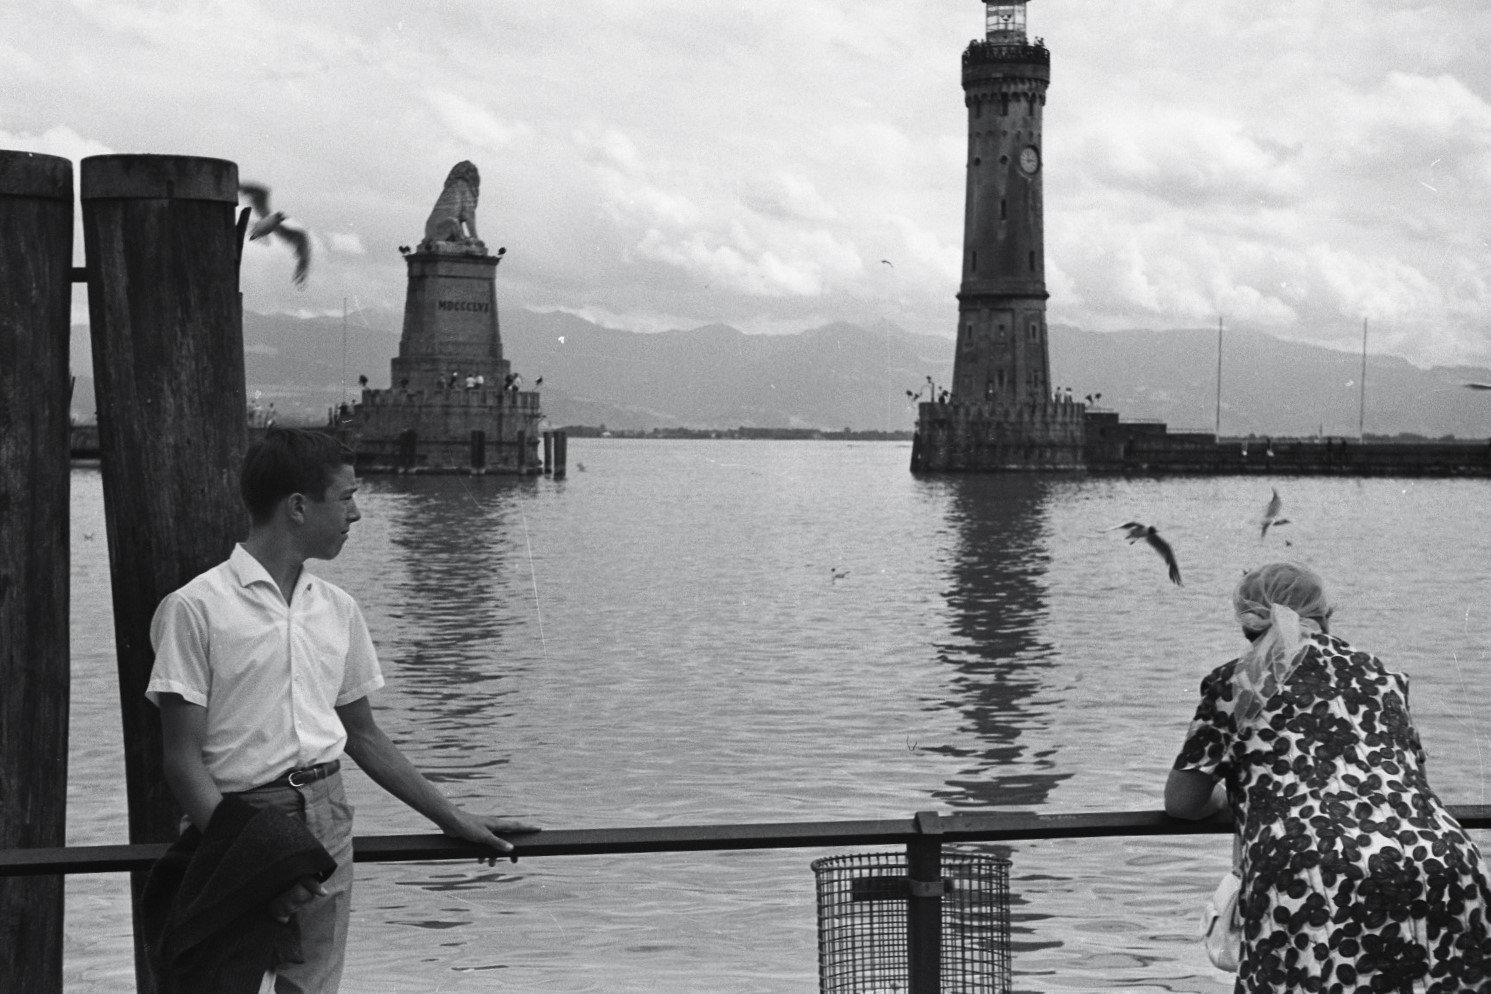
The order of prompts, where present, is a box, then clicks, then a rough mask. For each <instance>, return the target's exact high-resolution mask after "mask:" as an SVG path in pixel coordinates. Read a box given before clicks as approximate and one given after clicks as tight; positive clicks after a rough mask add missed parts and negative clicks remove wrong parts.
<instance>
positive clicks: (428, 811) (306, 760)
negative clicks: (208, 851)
mask: <svg viewBox="0 0 1491 994" xmlns="http://www.w3.org/2000/svg"><path fill="white" fill-rule="evenodd" d="M240 489H241V492H242V494H243V500H244V503H245V505H247V507H248V510H249V515H250V518H251V520H252V524H251V527H250V530H249V534H248V537H247V538H246V539H244V541H243V542H242V543H240V544H239V545H237V546H236V547H235V548H234V550H233V553H232V555H231V556H230V557H229V559H228V560H227V562H224V563H222V564H221V565H219V566H217V567H215V568H213V569H211V570H209V571H208V572H206V573H203V574H202V575H201V576H198V577H197V578H195V579H194V580H192V581H191V582H189V583H187V584H186V585H185V586H183V587H182V588H181V589H180V590H177V591H175V592H174V593H172V594H170V595H168V596H167V597H166V598H165V599H164V600H163V601H162V602H161V605H160V607H159V608H158V609H157V611H156V614H155V618H154V621H153V622H152V625H151V641H152V643H153V644H154V646H155V652H156V658H155V666H154V669H153V670H152V671H151V676H150V683H149V685H148V688H147V690H146V696H148V697H149V698H150V700H151V701H152V702H153V703H155V704H156V706H157V707H159V708H160V712H161V730H162V733H163V738H164V748H165V763H164V765H165V776H166V780H167V782H168V783H169V784H170V787H171V790H172V792H173V793H174V794H175V796H176V799H177V801H178V802H179V803H180V804H181V806H182V808H183V809H185V811H186V814H187V817H188V818H189V819H190V820H191V822H192V824H193V825H195V826H196V827H197V828H198V829H199V830H201V831H206V829H207V824H208V822H209V820H210V819H211V817H212V813H213V811H214V810H215V809H216V808H217V806H218V804H219V803H220V802H221V801H222V799H223V795H224V794H226V793H234V794H237V795H239V796H241V797H243V799H244V800H246V801H248V802H250V803H251V804H254V805H256V806H259V807H274V808H277V809H280V810H283V811H286V812H288V813H290V814H292V815H295V816H297V817H300V818H302V819H303V820H304V821H305V824H306V827H307V828H309V829H310V831H311V832H312V834H314V835H315V836H316V837H317V838H318V839H319V840H320V841H321V844H322V845H323V846H324V847H325V848H326V850H327V851H328V852H329V853H330V854H331V856H332V857H333V858H334V859H335V860H336V861H337V870H336V872H335V873H334V874H333V875H332V876H331V877H330V878H329V879H328V880H326V881H325V883H324V884H323V883H320V882H318V881H316V880H315V879H313V878H306V879H305V880H303V881H302V882H301V883H300V884H298V885H297V886H296V887H294V888H292V889H291V890H290V891H288V892H287V893H285V894H283V895H281V896H280V897H279V898H278V899H277V900H276V901H275V902H273V905H272V906H271V909H270V910H271V913H272V914H274V915H275V916H276V917H277V918H278V919H279V920H281V921H288V919H289V918H290V917H291V916H295V918H296V924H297V926H298V929H299V933H300V940H301V944H302V949H303V952H304V954H305V960H306V961H305V962H304V963H302V964H295V965H290V966H285V967H282V968H281V969H280V970H279V972H278V975H277V976H276V978H275V987H274V990H275V991H276V992H278V994H298V992H302V991H304V992H318V994H324V992H334V991H335V990H336V989H337V985H338V983H339V982H340V979H341V973H342V963H343V958H344V954H345V948H346V937H347V919H348V912H349V910H350V903H351V887H352V809H351V807H350V806H349V805H348V803H347V799H346V794H345V792H344V791H343V789H342V781H341V775H340V773H339V768H340V765H341V763H340V760H341V756H342V754H343V753H345V754H346V755H348V756H351V757H352V759H353V760H355V761H356V762H357V765H358V766H359V767H360V768H361V769H362V770H363V772H365V773H367V774H368V776H370V777H371V778H372V779H373V780H374V781H375V782H376V783H377V784H379V785H380V786H381V787H383V788H384V789H385V790H387V791H388V792H389V793H391V794H393V795H394V796H395V797H397V798H399V799H400V800H401V801H403V802H404V803H406V804H408V805H409V806H410V807H412V808H414V809H415V810H416V811H418V812H420V813H421V814H423V815H425V817H427V818H429V819H430V820H431V821H433V822H434V823H435V824H436V825H438V826H439V827H440V829H441V831H443V832H444V833H445V834H447V835H449V836H452V837H454V838H458V839H465V840H468V841H471V842H475V843H478V844H480V845H484V846H488V847H490V848H491V849H492V851H493V853H494V854H502V853H507V852H509V851H511V849H512V845H511V844H510V843H508V842H507V841H506V840H504V839H502V838H500V837H498V836H497V835H496V834H494V833H496V832H504V833H513V832H517V833H521V832H531V831H535V829H534V828H533V827H532V826H530V825H526V824H523V823H522V822H519V821H515V820H512V819H509V818H501V817H496V816H478V815H474V814H471V813H470V812H467V811H465V810H463V809H461V808H459V807H457V806H456V805H454V804H452V803H451V802H450V800H449V799H447V798H446V797H445V795H444V794H442V793H441V792H440V791H439V790H438V789H436V788H435V786H434V785H433V784H431V783H430V782H429V781H428V780H427V779H425V777H424V776H423V775H422V774H420V772H419V771H418V770H416V769H415V768H414V766H413V764H411V763H410V762H409V760H408V759H407V758H406V757H405V756H404V754H403V753H402V752H400V751H399V749H398V747H397V746H395V745H394V744H393V742H392V741H390V740H389V738H388V736H387V735H385V734H384V733H383V731H382V729H380V728H379V727H378V725H377V723H376V722H375V721H374V719H373V711H372V708H371V706H370V705H369V703H368V697H367V695H368V693H369V692H371V691H373V690H376V689H377V688H378V687H381V686H382V685H383V676H382V674H381V673H380V672H379V668H378V660H377V655H376V653H375V651H374V649H373V643H372V639H371V637H370V636H369V634H368V628H367V624H366V622H365V621H364V620H363V617H362V612H361V611H360V610H359V609H358V607H357V604H356V602H355V601H354V600H353V599H352V597H351V596H350V595H348V594H347V593H346V592H345V591H343V590H341V589H340V588H339V587H337V586H335V585H333V584H331V583H328V582H326V581H325V580H323V579H321V578H319V577H317V576H315V575H313V574H311V573H308V572H305V571H303V570H302V568H301V567H302V565H303V564H304V562H305V561H306V560H307V559H332V558H335V556H336V555H337V554H338V553H339V552H341V550H342V545H343V544H344V543H345V542H346V540H347V535H348V532H349V530H350V529H351V527H352V524H353V523H354V522H356V521H357V520H358V519H359V518H360V517H361V514H360V513H359V512H358V510H357V502H356V500H355V498H354V494H355V493H356V491H357V479H356V475H355V473H354V471H353V467H352V453H351V452H350V451H349V450H348V449H347V448H346V447H345V446H343V445H341V444H340V443H339V442H337V441H336V440H335V439H333V438H331V437H330V436H327V435H324V434H320V433H317V432H311V431H303V430H298V429H285V428H272V429H270V430H269V431H267V432H266V433H265V435H264V437H263V438H262V439H261V440H259V441H258V442H256V443H254V444H253V445H252V446H250V448H249V451H248V453H247V455H246V456H245V458H244V466H243V474H242V478H241V481H240ZM492 859H493V860H495V855H494V856H493V857H492Z"/></svg>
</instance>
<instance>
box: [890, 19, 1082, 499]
mask: <svg viewBox="0 0 1491 994" xmlns="http://www.w3.org/2000/svg"><path fill="white" fill-rule="evenodd" d="M984 6H985V31H984V39H983V40H982V41H974V42H972V43H970V44H969V46H968V48H967V49H966V50H965V51H964V53H963V92H964V104H965V105H966V106H967V109H968V158H967V162H966V169H967V183H966V188H965V195H964V205H963V267H962V280H961V285H960V287H959V290H958V327H957V333H956V344H955V346H954V349H955V351H954V356H953V384H952V393H951V397H950V398H949V402H948V403H926V404H922V405H921V407H920V409H919V417H918V424H917V442H916V445H915V446H914V448H913V453H912V469H913V470H933V471H935V470H998V469H1011V470H1018V469H1076V468H1080V467H1081V465H1082V407H1081V405H1079V404H1075V403H1073V402H1071V401H1069V400H1065V399H1060V398H1055V397H1054V396H1053V395H1052V389H1051V363H1050V349H1049V346H1048V342H1047V333H1046V298H1047V297H1048V296H1049V295H1048V294H1047V292H1046V263H1045V232H1044V225H1045V221H1044V205H1043V202H1042V183H1043V177H1044V173H1045V161H1044V155H1043V151H1042V148H1043V146H1042V133H1041V127H1042V125H1041V115H1042V111H1043V108H1044V107H1045V104H1046V88H1047V86H1048V85H1049V83H1050V80H1051V53H1050V52H1049V51H1047V50H1046V47H1045V46H1044V45H1043V44H1041V41H1040V39H1036V41H1035V43H1034V44H1032V43H1031V42H1030V41H1029V40H1028V39H1027V37H1026V33H1025V0H1015V2H1006V3H986V4H985V5H984Z"/></svg>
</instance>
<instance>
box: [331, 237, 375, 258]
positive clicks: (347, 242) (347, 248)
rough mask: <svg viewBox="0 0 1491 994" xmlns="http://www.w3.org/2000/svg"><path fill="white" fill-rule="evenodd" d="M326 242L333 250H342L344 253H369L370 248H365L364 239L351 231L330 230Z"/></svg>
mask: <svg viewBox="0 0 1491 994" xmlns="http://www.w3.org/2000/svg"><path fill="white" fill-rule="evenodd" d="M326 244H327V247H328V248H330V249H331V251H333V252H341V253H342V254H344V255H367V254H368V250H367V249H365V248H363V245H362V239H361V238H359V237H357V235H356V234H353V233H350V232H341V231H332V232H328V233H327V235H326Z"/></svg>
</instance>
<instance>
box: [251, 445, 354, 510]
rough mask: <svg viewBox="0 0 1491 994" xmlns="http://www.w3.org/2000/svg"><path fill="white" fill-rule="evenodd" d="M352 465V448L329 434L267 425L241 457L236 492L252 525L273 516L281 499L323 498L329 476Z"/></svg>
mask: <svg viewBox="0 0 1491 994" xmlns="http://www.w3.org/2000/svg"><path fill="white" fill-rule="evenodd" d="M351 465H353V455H352V450H351V449H349V448H347V447H346V446H345V445H343V444H342V443H341V442H338V441H337V440H336V439H334V438H332V437H331V436H330V435H326V434H323V433H322V432H319V431H307V430H306V429H304V428H269V429H268V430H266V431H265V432H264V435H263V437H262V438H260V439H259V440H258V441H257V442H254V443H253V444H252V445H250V446H249V449H248V452H247V453H246V454H245V455H244V457H243V474H242V475H241V476H240V477H239V479H238V491H239V493H240V494H242V496H243V503H244V505H245V506H246V507H248V512H249V517H250V518H252V519H253V521H254V524H256V525H262V524H264V523H265V522H267V521H268V520H269V519H270V518H272V517H274V509H275V506H276V505H277V504H279V502H280V500H281V499H282V498H285V497H288V496H290V495H291V494H305V495H306V496H307V497H310V498H312V499H313V500H323V499H325V496H326V488H327V487H329V486H330V485H331V477H332V474H334V473H335V472H336V471H337V470H338V469H340V468H341V467H343V466H351Z"/></svg>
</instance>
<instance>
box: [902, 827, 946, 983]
mask: <svg viewBox="0 0 1491 994" xmlns="http://www.w3.org/2000/svg"><path fill="white" fill-rule="evenodd" d="M916 829H917V831H918V832H920V833H921V835H920V836H919V837H918V838H915V839H912V840H911V841H910V842H908V843H906V882H907V885H908V886H909V888H910V894H909V895H908V897H907V899H906V942H907V963H908V964H909V966H910V970H909V972H910V974H911V976H910V990H911V994H940V992H941V990H942V889H943V885H942V824H941V820H940V819H939V818H938V816H937V812H935V811H918V812H917V813H916Z"/></svg>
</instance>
